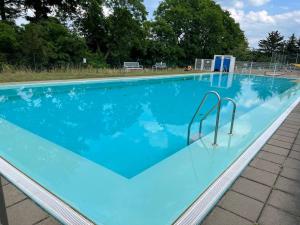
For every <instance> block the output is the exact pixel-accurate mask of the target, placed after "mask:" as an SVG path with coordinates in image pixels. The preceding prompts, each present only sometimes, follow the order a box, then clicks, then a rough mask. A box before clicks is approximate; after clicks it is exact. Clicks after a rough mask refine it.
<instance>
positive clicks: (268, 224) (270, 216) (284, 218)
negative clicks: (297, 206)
mask: <svg viewBox="0 0 300 225" xmlns="http://www.w3.org/2000/svg"><path fill="white" fill-rule="evenodd" d="M258 224H259V225H297V224H300V218H299V217H296V216H293V215H291V214H288V213H286V212H284V211H281V210H279V209H276V208H274V207H272V206H267V207H266V208H265V209H264V211H263V213H262V215H261V217H260V219H259V221H258Z"/></svg>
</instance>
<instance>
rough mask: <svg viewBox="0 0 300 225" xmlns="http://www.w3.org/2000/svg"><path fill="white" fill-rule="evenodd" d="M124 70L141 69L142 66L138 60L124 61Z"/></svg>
mask: <svg viewBox="0 0 300 225" xmlns="http://www.w3.org/2000/svg"><path fill="white" fill-rule="evenodd" d="M124 69H125V70H142V69H143V66H142V65H140V63H139V62H124Z"/></svg>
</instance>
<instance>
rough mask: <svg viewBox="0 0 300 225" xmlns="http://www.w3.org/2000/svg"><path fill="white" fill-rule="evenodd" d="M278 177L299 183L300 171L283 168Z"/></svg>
mask: <svg viewBox="0 0 300 225" xmlns="http://www.w3.org/2000/svg"><path fill="white" fill-rule="evenodd" d="M280 175H281V176H283V177H286V178H289V179H292V180H295V181H299V182H300V171H299V170H297V169H292V168H288V167H283V169H282V171H281V174H280Z"/></svg>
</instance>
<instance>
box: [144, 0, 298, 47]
mask: <svg viewBox="0 0 300 225" xmlns="http://www.w3.org/2000/svg"><path fill="white" fill-rule="evenodd" d="M159 2H160V0H144V3H145V5H146V8H147V10H148V12H149V18H152V14H153V11H154V10H155V9H156V7H157V6H158V4H159ZM216 2H217V3H218V4H220V5H221V7H222V8H223V9H226V10H228V11H229V12H230V13H231V16H232V17H233V18H234V19H235V20H236V21H237V22H238V23H239V24H240V26H241V29H242V30H243V31H244V32H245V35H246V37H247V39H248V42H249V45H250V47H253V48H256V47H257V45H258V42H259V40H261V39H264V38H265V37H266V36H267V33H268V32H271V31H273V30H278V31H279V32H280V33H281V34H282V35H284V36H285V37H286V38H287V37H289V36H290V35H291V34H292V33H295V34H296V36H297V37H300V0H216Z"/></svg>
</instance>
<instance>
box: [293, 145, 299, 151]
mask: <svg viewBox="0 0 300 225" xmlns="http://www.w3.org/2000/svg"><path fill="white" fill-rule="evenodd" d="M292 150H293V151H297V152H300V145H297V144H294V145H293V147H292Z"/></svg>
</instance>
